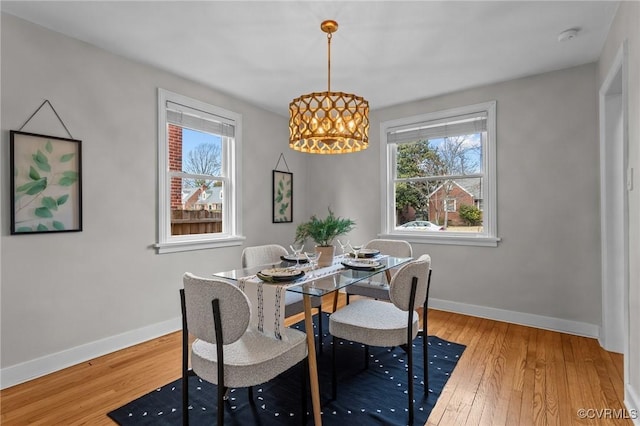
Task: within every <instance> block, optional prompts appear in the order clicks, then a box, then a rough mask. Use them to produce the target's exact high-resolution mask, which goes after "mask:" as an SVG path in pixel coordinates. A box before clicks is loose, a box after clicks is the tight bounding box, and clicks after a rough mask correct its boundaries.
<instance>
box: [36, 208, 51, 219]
mask: <svg viewBox="0 0 640 426" xmlns="http://www.w3.org/2000/svg"><path fill="white" fill-rule="evenodd" d="M35 213H36V216H38V217H43V218H50V217H53V213H51V210H50V209H49V208H47V207H38V208H36V211H35Z"/></svg>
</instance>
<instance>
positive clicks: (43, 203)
mask: <svg viewBox="0 0 640 426" xmlns="http://www.w3.org/2000/svg"><path fill="white" fill-rule="evenodd" d="M10 144H11V145H10V161H11V164H10V171H11V183H10V185H11V234H12V235H17V234H36V233H48V232H77V231H82V151H81V141H79V140H76V139H66V138H60V137H56V136H46V135H38V134H34V133H25V132H20V131H14V130H12V131H11V132H10Z"/></svg>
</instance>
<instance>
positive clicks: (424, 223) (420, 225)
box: [398, 220, 444, 231]
mask: <svg viewBox="0 0 640 426" xmlns="http://www.w3.org/2000/svg"><path fill="white" fill-rule="evenodd" d="M398 228H399V229H405V230H416V231H442V230H444V228H443V227H442V226H438V225H435V224H433V223H431V222H429V221H428V220H412V221H411V222H407V223H403V224H402V225H400V226H398Z"/></svg>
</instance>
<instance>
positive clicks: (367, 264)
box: [342, 259, 382, 268]
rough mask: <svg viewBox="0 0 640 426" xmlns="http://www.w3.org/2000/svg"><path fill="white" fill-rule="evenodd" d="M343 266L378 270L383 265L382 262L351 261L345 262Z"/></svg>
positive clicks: (367, 260) (369, 260)
mask: <svg viewBox="0 0 640 426" xmlns="http://www.w3.org/2000/svg"><path fill="white" fill-rule="evenodd" d="M342 264H343V265H345V266H347V267H349V268H377V267H379V266H381V265H382V264H381V263H380V262H378V261H376V260H371V259H358V260H355V259H350V260H345V261H344V262H342Z"/></svg>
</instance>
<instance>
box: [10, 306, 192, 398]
mask: <svg viewBox="0 0 640 426" xmlns="http://www.w3.org/2000/svg"><path fill="white" fill-rule="evenodd" d="M181 328H182V320H181V319H180V317H177V318H174V319H171V320H168V321H163V322H161V323H157V324H152V325H149V326H146V327H142V328H138V329H136V330H131V331H128V332H126V333H122V334H118V335H116V336H111V337H107V338H105V339H101V340H96V341H95V342H91V343H87V344H84V345H80V346H76V347H75V348H71V349H67V350H64V351H61V352H57V353H54V354H51V355H46V356H43V357H41V358H36V359H33V360H30V361H26V362H23V363H20V364H15V365H12V366H9V367H6V368H3V369H1V370H0V389H5V388H8V387H10V386H14V385H17V384H20V383H23V382H26V381H28V380H32V379H35V378H37V377H41V376H44V375H46V374H49V373H53V372H54V371H58V370H62V369H63V368H67V367H70V366H72V365H76V364H79V363H81V362H85V361H88V360H90V359H93V358H97V357H99V356H102V355H106V354H109V353H111V352H115V351H118V350H120V349H124V348H126V347H129V346H133V345H137V344H138V343H142V342H145V341H147V340H151V339H155V338H156V337H160V336H164V335H165V334H169V333H172V332H174V331H177V330H180V329H181Z"/></svg>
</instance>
